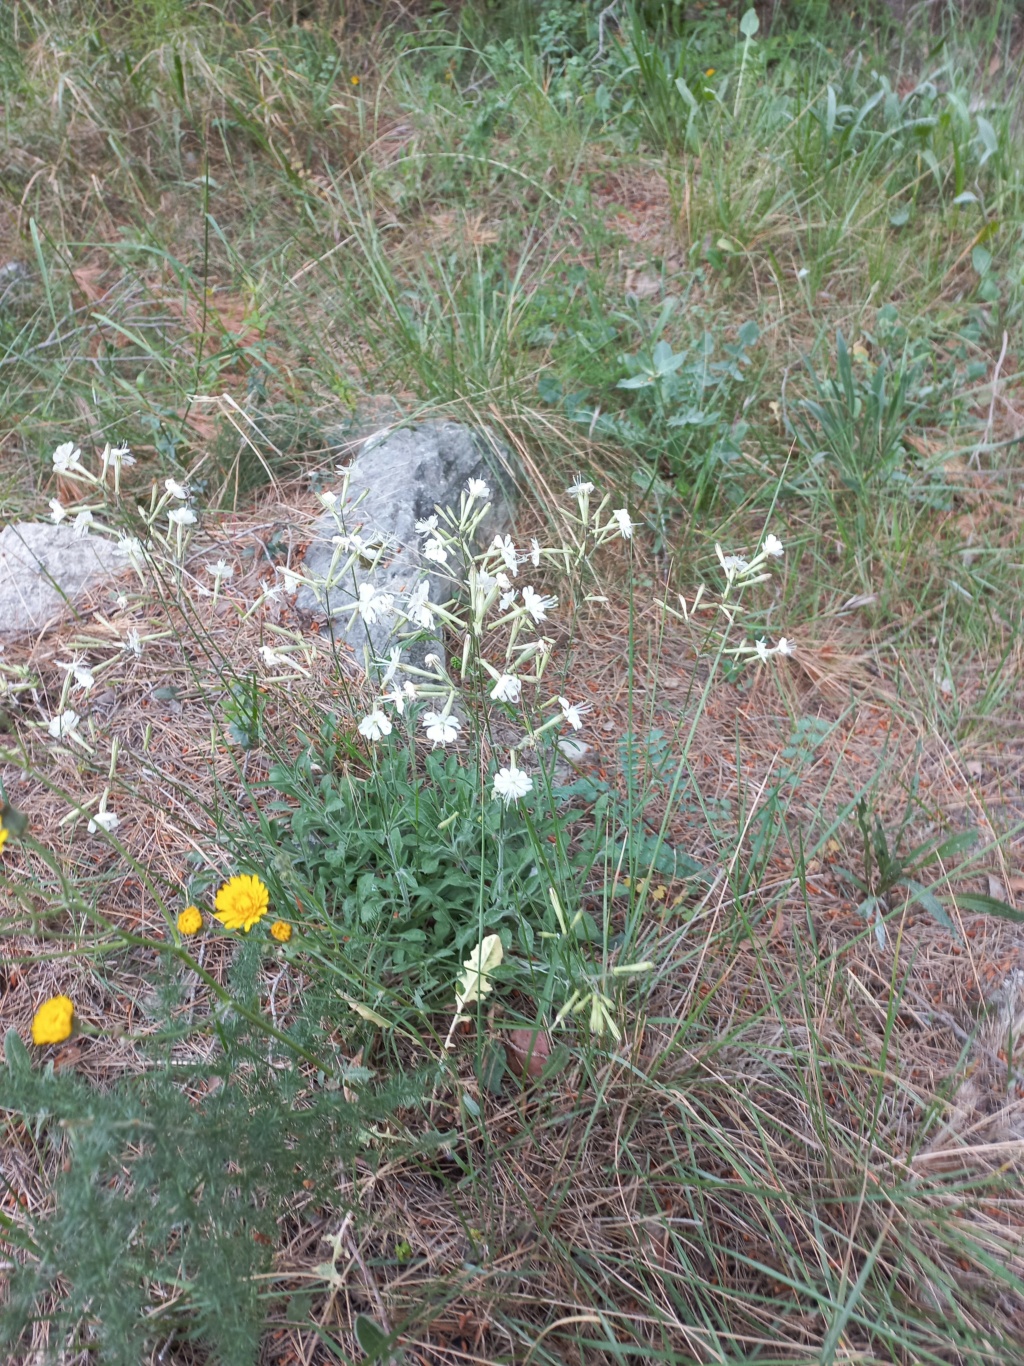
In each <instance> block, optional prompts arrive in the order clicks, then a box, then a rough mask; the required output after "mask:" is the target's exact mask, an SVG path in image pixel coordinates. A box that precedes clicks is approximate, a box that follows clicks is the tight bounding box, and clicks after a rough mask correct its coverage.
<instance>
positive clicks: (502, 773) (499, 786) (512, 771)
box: [494, 754, 533, 807]
mask: <svg viewBox="0 0 1024 1366" xmlns="http://www.w3.org/2000/svg"><path fill="white" fill-rule="evenodd" d="M532 791H533V779H532V778H531V777H530V775H529V774H528V773H524V772H523V771H522V769H521V768H517V767H516V756H515V755H514V754H510V755H509V756H508V768H499V769H498V771H497V773H496V774H495V775H494V798H495V800H496V801H502V802H504V803H505V805H506V807H509V806H511V805H512V803H513V802H517V801H518V800H519V799H520V797H525V796H526V794H527V792H532Z"/></svg>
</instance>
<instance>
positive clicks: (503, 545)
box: [491, 536, 519, 578]
mask: <svg viewBox="0 0 1024 1366" xmlns="http://www.w3.org/2000/svg"><path fill="white" fill-rule="evenodd" d="M491 549H492V550H496V551H497V552H498V554H499V555H500V556H501V558H502V559H503V560H504V561H505V568H506V569H507V570H508V572H509V573H510V574H511V575H512V577H513V578H515V576H516V575H517V574H518V573H519V556H518V555H517V554H516V548H515V545H514V544H513V541H512V537H511V536H495V538H494V540H493V541H492V542H491Z"/></svg>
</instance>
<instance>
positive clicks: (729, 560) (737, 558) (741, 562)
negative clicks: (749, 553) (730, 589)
mask: <svg viewBox="0 0 1024 1366" xmlns="http://www.w3.org/2000/svg"><path fill="white" fill-rule="evenodd" d="M719 559H720V560H721V562H722V568H723V569H724V570H725V572H726V574H728V575H729V577H730V578H732V577H735V575H737V574H742V573H743V571H744V570H745V569H749V568H750V561H749V560H745V559H744V558H743V556H742V555H720V556H719Z"/></svg>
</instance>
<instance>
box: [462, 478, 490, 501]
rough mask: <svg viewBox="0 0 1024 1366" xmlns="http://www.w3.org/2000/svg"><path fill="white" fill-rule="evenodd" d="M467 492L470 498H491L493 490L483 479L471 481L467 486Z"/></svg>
mask: <svg viewBox="0 0 1024 1366" xmlns="http://www.w3.org/2000/svg"><path fill="white" fill-rule="evenodd" d="M466 492H467V493H468V494H469V496H470V498H490V496H491V490H490V489H489V488H488V487H487V485H486V484H485V483H484V481H483V480H482V479H471V480H470V481H469V483H468V484H467V485H466Z"/></svg>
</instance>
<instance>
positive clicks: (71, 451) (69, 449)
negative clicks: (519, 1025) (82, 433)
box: [53, 441, 85, 474]
mask: <svg viewBox="0 0 1024 1366" xmlns="http://www.w3.org/2000/svg"><path fill="white" fill-rule="evenodd" d="M81 455H82V452H81V451H80V450H79V449H78V447H77V446H76V445H75V443H74V442H73V441H65V442H64V444H63V445H61V446H58V447H57V449H56V450H55V451H54V453H53V468H54V470H55V472H56V473H57V474H71V473H72V472H73V471H78V472H80V473H82V474H84V473H85V470H84V469H83V468H82V461H81Z"/></svg>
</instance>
